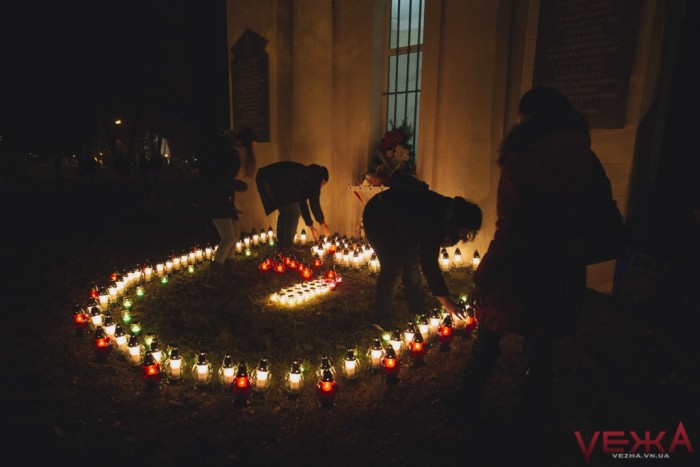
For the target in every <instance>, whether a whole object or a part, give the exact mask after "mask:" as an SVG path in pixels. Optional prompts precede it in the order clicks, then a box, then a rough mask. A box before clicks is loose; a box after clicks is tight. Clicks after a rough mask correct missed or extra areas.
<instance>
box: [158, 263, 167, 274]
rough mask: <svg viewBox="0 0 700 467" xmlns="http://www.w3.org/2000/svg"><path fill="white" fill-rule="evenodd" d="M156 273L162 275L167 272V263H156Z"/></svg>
mask: <svg viewBox="0 0 700 467" xmlns="http://www.w3.org/2000/svg"><path fill="white" fill-rule="evenodd" d="M156 274H158V275H159V276H162V275H163V274H165V264H163V263H158V264H156Z"/></svg>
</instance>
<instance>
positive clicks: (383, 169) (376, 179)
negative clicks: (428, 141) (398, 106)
mask: <svg viewBox="0 0 700 467" xmlns="http://www.w3.org/2000/svg"><path fill="white" fill-rule="evenodd" d="M389 123H390V125H391V128H390V129H389V130H388V131H387V132H386V133H384V137H383V138H382V139H381V141H380V142H379V144H378V145H377V146H376V148H375V156H374V158H373V161H372V165H371V168H370V171H369V172H367V174H366V175H365V180H366V181H367V183H369V184H370V185H375V186H380V185H385V186H386V185H389V180H390V179H391V176H392V175H393V174H394V172H396V171H401V172H405V173H409V174H413V173H415V171H416V167H415V160H416V156H415V153H414V152H413V146H412V145H411V144H410V143H409V141H410V140H411V138H412V137H413V128H411V126H410V125H409V124H408V121H407V120H405V119H404V121H403V122H401V125H400V126H398V127H397V126H396V125H395V124H394V122H389Z"/></svg>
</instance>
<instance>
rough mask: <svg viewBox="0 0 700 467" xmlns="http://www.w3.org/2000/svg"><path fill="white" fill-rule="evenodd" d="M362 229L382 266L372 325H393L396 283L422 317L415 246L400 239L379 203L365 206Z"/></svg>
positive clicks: (376, 290) (416, 248) (421, 286)
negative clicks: (402, 288)
mask: <svg viewBox="0 0 700 467" xmlns="http://www.w3.org/2000/svg"><path fill="white" fill-rule="evenodd" d="M377 196H378V195H377ZM363 225H364V229H365V234H366V236H367V240H368V241H369V243H370V245H372V248H374V251H375V253H376V254H377V258H378V259H379V263H380V266H381V269H380V271H379V277H378V278H377V285H376V289H375V299H374V322H375V323H377V324H380V325H382V326H383V327H386V326H390V325H394V324H396V323H395V319H396V317H395V316H394V308H393V303H394V297H395V295H396V291H397V289H398V286H399V280H401V281H402V282H403V286H404V290H405V293H406V299H407V300H408V306H409V310H410V311H411V313H413V314H421V313H425V312H426V309H425V291H424V290H423V285H422V284H421V272H420V267H419V263H418V245H417V244H416V243H415V242H412V241H408V240H406V239H403V238H402V236H401V232H399V231H398V230H397V229H396V228H395V227H394V226H393V225H391V222H390V221H389V220H388V218H387V216H384V215H383V213H382V208H381V202H380V200H378V199H377V200H375V199H374V198H373V199H372V200H370V202H369V203H368V204H367V207H366V209H365V212H364V215H363Z"/></svg>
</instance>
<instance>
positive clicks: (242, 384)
mask: <svg viewBox="0 0 700 467" xmlns="http://www.w3.org/2000/svg"><path fill="white" fill-rule="evenodd" d="M231 387H232V389H233V403H234V404H235V405H245V404H247V403H248V399H249V398H250V393H251V391H252V388H251V386H250V376H249V375H248V367H247V366H246V364H245V362H240V363H239V364H238V368H237V369H236V377H235V378H233V384H231Z"/></svg>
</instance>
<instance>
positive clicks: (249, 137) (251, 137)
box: [236, 127, 258, 148]
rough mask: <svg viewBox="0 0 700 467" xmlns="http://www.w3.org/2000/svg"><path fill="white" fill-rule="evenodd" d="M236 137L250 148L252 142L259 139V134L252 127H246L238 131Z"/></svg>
mask: <svg viewBox="0 0 700 467" xmlns="http://www.w3.org/2000/svg"><path fill="white" fill-rule="evenodd" d="M236 138H238V139H239V140H240V141H241V143H243V145H244V146H245V147H246V148H249V147H250V144H251V143H252V142H253V141H256V140H257V139H258V135H256V134H255V132H254V131H253V130H252V129H251V128H248V127H245V128H241V129H240V130H238V132H236Z"/></svg>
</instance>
